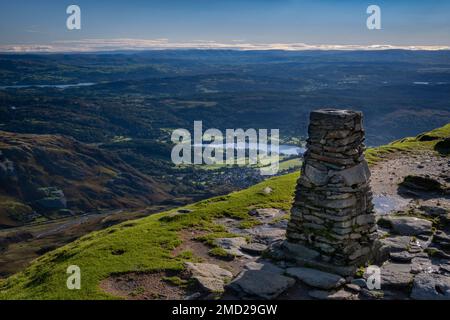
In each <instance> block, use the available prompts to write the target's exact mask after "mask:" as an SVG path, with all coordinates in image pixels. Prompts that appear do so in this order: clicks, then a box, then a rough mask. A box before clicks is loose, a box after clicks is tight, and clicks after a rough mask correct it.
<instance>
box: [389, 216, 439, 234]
mask: <svg viewBox="0 0 450 320" xmlns="http://www.w3.org/2000/svg"><path fill="white" fill-rule="evenodd" d="M382 220H383V222H386V223H388V224H389V225H390V226H391V228H392V230H393V232H395V233H396V234H398V235H401V236H417V235H420V234H430V233H431V228H432V226H433V224H432V222H431V221H429V220H425V219H420V218H416V217H383V218H382Z"/></svg>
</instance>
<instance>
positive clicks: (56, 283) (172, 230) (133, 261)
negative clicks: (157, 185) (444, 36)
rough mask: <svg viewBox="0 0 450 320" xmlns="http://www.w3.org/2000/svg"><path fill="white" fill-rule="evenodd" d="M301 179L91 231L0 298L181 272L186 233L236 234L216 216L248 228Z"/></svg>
mask: <svg viewBox="0 0 450 320" xmlns="http://www.w3.org/2000/svg"><path fill="white" fill-rule="evenodd" d="M449 137H450V124H448V125H446V126H445V127H443V128H440V129H437V130H433V131H431V132H429V133H426V134H423V135H419V136H417V137H415V138H406V139H402V140H399V141H396V142H394V143H392V144H389V145H387V146H384V147H380V148H376V149H370V150H368V152H367V153H366V154H367V157H368V159H369V161H370V162H371V163H376V162H378V161H381V160H382V159H383V157H387V156H389V155H395V153H396V152H411V153H414V151H415V150H417V149H420V150H434V149H435V148H436V147H438V150H437V151H438V152H441V151H440V150H442V149H441V147H442V144H445V143H447V144H448V138H449ZM446 138H447V140H445V139H446ZM444 141H447V142H444ZM439 144H440V145H441V147H439ZM297 178H298V174H297V173H295V174H289V175H285V176H280V177H276V178H272V179H269V180H266V181H264V182H262V183H260V184H258V185H255V186H253V187H251V188H249V189H246V190H243V191H239V192H234V193H231V194H229V195H227V196H222V197H216V198H212V199H209V200H205V201H201V202H198V203H196V204H193V205H189V206H186V207H183V208H179V209H178V210H171V211H167V212H163V213H160V214H155V215H152V216H149V217H146V218H143V219H140V220H137V221H133V222H126V223H122V224H120V225H117V226H114V227H111V228H108V229H105V230H102V231H98V232H94V233H91V234H89V235H87V236H84V237H83V238H81V239H79V240H77V241H75V242H73V243H70V244H68V245H66V246H64V247H62V248H59V249H57V250H55V251H52V252H50V253H48V254H45V255H44V256H41V257H40V258H38V259H36V260H35V261H34V262H33V263H32V265H31V266H30V267H29V268H27V269H26V270H25V271H24V272H21V273H19V274H16V275H14V276H12V277H10V278H8V279H6V280H3V281H2V282H0V299H108V298H114V297H112V296H111V295H108V294H106V293H105V292H103V291H102V290H101V289H100V287H99V285H100V282H101V281H102V280H104V279H105V278H107V277H108V276H110V275H112V274H123V273H127V272H159V271H165V270H173V271H180V270H182V269H183V262H185V261H188V260H196V252H192V251H186V250H183V251H177V250H174V249H176V248H180V247H181V248H182V246H181V245H182V243H183V241H184V240H183V238H182V237H181V232H182V231H186V230H188V231H198V232H200V234H201V235H202V236H201V237H200V238H199V240H203V241H206V242H207V243H208V242H211V240H213V239H214V238H217V237H233V234H230V233H228V232H227V231H226V229H225V228H224V226H223V225H221V224H217V223H216V222H215V221H216V219H218V218H224V217H232V218H234V219H240V224H241V226H243V227H244V226H248V225H252V224H254V223H255V220H254V218H253V217H252V216H251V215H249V211H250V210H251V209H255V208H279V209H284V210H288V209H289V208H290V205H291V201H292V195H293V191H294V187H295V182H296V179H297ZM268 188H270V189H269V190H270V191H269V192H267V190H268ZM70 265H78V266H79V267H80V268H81V275H82V288H81V290H73V291H71V290H68V289H67V288H66V280H67V274H66V269H67V267H68V266H70Z"/></svg>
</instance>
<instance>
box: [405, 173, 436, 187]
mask: <svg viewBox="0 0 450 320" xmlns="http://www.w3.org/2000/svg"><path fill="white" fill-rule="evenodd" d="M400 186H401V187H404V188H407V189H413V190H420V191H442V185H441V183H440V182H439V181H437V180H436V179H434V178H431V177H429V176H426V175H419V176H414V175H409V176H406V177H405V178H404V179H403V181H402V182H401V183H400Z"/></svg>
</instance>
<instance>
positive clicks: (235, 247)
mask: <svg viewBox="0 0 450 320" xmlns="http://www.w3.org/2000/svg"><path fill="white" fill-rule="evenodd" d="M214 244H215V245H216V246H218V247H220V248H222V249H224V250H225V251H226V252H227V253H229V254H231V255H233V256H236V257H241V256H243V253H242V252H241V250H240V248H241V246H243V245H245V244H247V240H246V239H245V238H243V237H236V238H217V239H214Z"/></svg>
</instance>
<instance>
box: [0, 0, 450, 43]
mask: <svg viewBox="0 0 450 320" xmlns="http://www.w3.org/2000/svg"><path fill="white" fill-rule="evenodd" d="M70 4H77V5H79V6H80V7H81V14H82V16H81V18H82V29H81V30H77V31H69V30H67V29H66V19H67V14H66V8H67V6H68V5H70ZM370 4H376V5H379V6H380V7H381V10H382V30H372V31H370V30H368V29H367V28H366V19H367V16H368V15H367V13H366V9H367V7H368V6H369V5H370ZM0 30H1V32H0V45H1V46H5V45H21V44H38V45H54V44H58V43H59V44H60V43H64V42H67V43H71V42H73V45H74V46H77V45H79V44H77V41H79V40H82V41H87V40H86V39H103V40H104V39H109V40H111V39H142V40H152V39H166V40H163V41H167V42H171V43H177V42H184V43H190V44H191V43H193V44H195V42H196V41H197V42H199V43H201V42H206V41H215V42H218V43H240V42H242V43H307V44H312V45H317V44H329V45H336V44H343V45H349V44H353V45H371V44H391V45H398V46H405V45H442V46H450V1H448V0H447V1H445V0H442V1H441V0H420V1H419V0H408V1H406V0H388V1H378V0H373V1H357V0H335V1H332V0H322V1H318V0H315V1H314V0H308V1H302V0H146V1H145V0H138V1H132V0H128V1H117V0H98V1H93V0H72V1H65V0H53V1H52V0H39V1H29V0H28V1H25V0H14V1H10V0H8V1H5V0H0ZM91 41H93V40H91ZM161 41H162V40H161ZM119 44H120V43H118V45H119Z"/></svg>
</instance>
